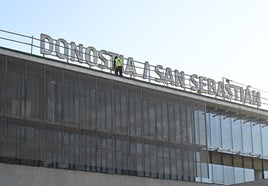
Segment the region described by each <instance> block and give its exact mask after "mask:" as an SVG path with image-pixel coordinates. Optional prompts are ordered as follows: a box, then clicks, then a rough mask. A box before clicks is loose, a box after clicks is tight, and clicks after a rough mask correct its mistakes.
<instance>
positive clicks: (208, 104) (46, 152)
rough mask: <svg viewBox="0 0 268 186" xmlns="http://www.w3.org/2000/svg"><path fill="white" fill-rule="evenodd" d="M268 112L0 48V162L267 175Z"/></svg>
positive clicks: (145, 174)
mask: <svg viewBox="0 0 268 186" xmlns="http://www.w3.org/2000/svg"><path fill="white" fill-rule="evenodd" d="M267 119H268V112H267V111H265V110H261V109H257V108H252V107H249V106H245V105H240V104H237V103H230V102H227V101H224V100H217V99H215V98H211V97H206V96H203V95H199V94H194V93H191V92H185V91H182V90H174V89H172V88H169V87H163V86H159V85H153V84H150V83H146V82H141V81H139V80H135V79H131V78H127V77H117V76H114V75H112V74H110V73H105V72H101V71H97V70H93V69H88V68H86V67H82V66H77V65H74V64H67V63H64V62H61V61H57V60H54V59H48V58H43V57H40V56H35V55H32V54H27V53H23V52H19V51H14V50H10V49H6V48H0V162H1V163H3V164H16V165H30V166H36V167H42V168H43V167H45V168H56V169H60V170H61V169H68V170H73V171H83V172H90V173H94V172H95V173H96V174H97V173H105V174H109V175H125V176H135V177H142V178H147V179H152V178H153V179H156V180H174V181H176V182H175V183H178V184H179V183H183V181H186V182H193V183H196V184H197V182H198V183H209V184H211V185H213V184H214V183H215V184H223V185H231V184H236V183H244V182H248V181H254V180H256V179H264V178H268V160H267V157H268V127H267Z"/></svg>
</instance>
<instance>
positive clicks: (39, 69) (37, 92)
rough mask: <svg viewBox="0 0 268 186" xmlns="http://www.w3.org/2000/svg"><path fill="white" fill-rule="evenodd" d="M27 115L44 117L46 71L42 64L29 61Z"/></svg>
mask: <svg viewBox="0 0 268 186" xmlns="http://www.w3.org/2000/svg"><path fill="white" fill-rule="evenodd" d="M26 83H27V84H26V116H28V117H33V118H38V119H42V118H43V107H44V103H43V99H44V71H43V66H42V65H37V64H31V63H27V77H26Z"/></svg>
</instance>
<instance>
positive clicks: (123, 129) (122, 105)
mask: <svg viewBox="0 0 268 186" xmlns="http://www.w3.org/2000/svg"><path fill="white" fill-rule="evenodd" d="M127 113H128V110H127V91H126V85H124V84H119V83H114V118H115V119H114V131H115V132H117V133H122V134H126V133H127V129H128V127H127V121H126V117H127Z"/></svg>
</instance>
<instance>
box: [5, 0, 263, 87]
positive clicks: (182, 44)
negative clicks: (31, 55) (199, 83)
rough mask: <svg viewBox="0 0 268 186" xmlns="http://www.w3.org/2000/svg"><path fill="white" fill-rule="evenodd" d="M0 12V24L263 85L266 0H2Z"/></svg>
mask: <svg viewBox="0 0 268 186" xmlns="http://www.w3.org/2000/svg"><path fill="white" fill-rule="evenodd" d="M0 17H1V19H0V20H1V21H0V23H1V26H0V27H1V29H2V30H7V31H12V32H17V33H20V34H25V35H30V36H34V37H36V38H39V36H40V33H46V34H48V35H50V36H51V37H53V38H54V39H57V38H64V39H66V40H67V41H69V42H71V41H75V42H76V43H82V44H84V46H94V47H95V48H96V49H97V50H101V49H105V50H108V51H112V52H116V53H120V54H123V55H124V56H125V57H133V58H134V59H135V60H137V61H141V62H144V61H149V63H150V64H152V65H158V64H161V65H163V66H164V67H171V68H172V69H177V70H179V71H184V72H185V73H187V74H194V73H195V74H198V75H203V76H205V77H209V78H212V79H214V80H216V81H220V80H221V79H222V77H226V78H228V79H231V80H233V81H235V82H239V83H242V84H245V85H251V86H252V87H255V88H258V89H261V90H265V91H268V83H267V82H266V80H267V79H268V78H267V75H268V73H267V69H268V68H267V64H268V1H267V0H133V1H130V0H75V1H66V0H64V1H63V0H23V1H18V0H2V1H1V11H0ZM0 42H1V41H0ZM0 44H1V43H0Z"/></svg>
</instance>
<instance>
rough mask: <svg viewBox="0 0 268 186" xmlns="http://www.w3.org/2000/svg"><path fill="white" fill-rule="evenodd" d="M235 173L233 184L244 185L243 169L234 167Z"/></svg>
mask: <svg viewBox="0 0 268 186" xmlns="http://www.w3.org/2000/svg"><path fill="white" fill-rule="evenodd" d="M234 171H235V176H234V177H235V183H236V184H237V183H244V182H245V171H244V168H240V167H234Z"/></svg>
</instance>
